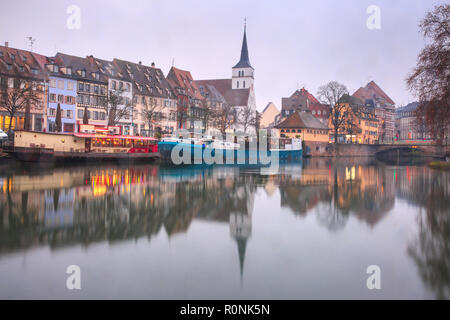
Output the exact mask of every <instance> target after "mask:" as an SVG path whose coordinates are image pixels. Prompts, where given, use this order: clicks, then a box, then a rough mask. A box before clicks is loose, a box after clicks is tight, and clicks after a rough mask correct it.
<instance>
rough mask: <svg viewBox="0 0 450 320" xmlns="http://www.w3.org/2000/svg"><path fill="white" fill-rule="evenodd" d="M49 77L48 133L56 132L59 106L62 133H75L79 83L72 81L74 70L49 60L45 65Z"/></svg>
mask: <svg viewBox="0 0 450 320" xmlns="http://www.w3.org/2000/svg"><path fill="white" fill-rule="evenodd" d="M45 67H46V69H47V72H48V75H49V85H48V106H47V128H46V130H47V131H48V132H56V131H57V126H56V116H57V110H58V106H59V108H60V112H61V132H74V131H75V125H76V96H77V81H76V80H74V79H71V77H72V69H71V68H70V67H69V68H67V67H65V66H63V65H60V64H58V63H57V62H56V59H55V58H48V61H47V63H46V65H45Z"/></svg>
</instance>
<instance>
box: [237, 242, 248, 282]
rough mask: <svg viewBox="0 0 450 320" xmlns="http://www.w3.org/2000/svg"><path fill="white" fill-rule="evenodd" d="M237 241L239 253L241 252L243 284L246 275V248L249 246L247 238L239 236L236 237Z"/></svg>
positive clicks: (240, 264) (240, 270) (240, 266)
mask: <svg viewBox="0 0 450 320" xmlns="http://www.w3.org/2000/svg"><path fill="white" fill-rule="evenodd" d="M236 242H237V245H238V254H239V272H240V276H241V284H242V279H243V276H244V261H245V249H246V248H247V238H245V237H239V238H236Z"/></svg>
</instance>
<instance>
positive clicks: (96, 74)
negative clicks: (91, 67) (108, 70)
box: [92, 72, 100, 80]
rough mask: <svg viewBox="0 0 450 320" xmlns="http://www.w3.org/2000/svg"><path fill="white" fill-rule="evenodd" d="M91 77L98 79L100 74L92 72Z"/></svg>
mask: <svg viewBox="0 0 450 320" xmlns="http://www.w3.org/2000/svg"><path fill="white" fill-rule="evenodd" d="M92 77H93V78H94V79H95V80H98V79H100V75H99V74H98V73H97V72H94V73H92Z"/></svg>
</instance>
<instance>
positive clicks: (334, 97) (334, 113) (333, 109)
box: [317, 81, 348, 143]
mask: <svg viewBox="0 0 450 320" xmlns="http://www.w3.org/2000/svg"><path fill="white" fill-rule="evenodd" d="M344 94H348V90H347V87H346V86H345V85H343V84H340V83H339V82H337V81H330V82H328V83H327V84H325V85H323V86H321V87H320V88H319V90H318V92H317V96H318V98H319V100H320V101H321V102H322V103H326V104H328V105H329V106H330V121H331V124H332V126H333V128H334V143H337V138H338V131H339V130H341V129H342V127H343V126H344V125H345V122H346V121H347V116H348V110H347V106H346V105H345V104H342V103H339V101H340V100H341V98H342V96H343V95H344Z"/></svg>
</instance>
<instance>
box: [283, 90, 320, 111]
mask: <svg viewBox="0 0 450 320" xmlns="http://www.w3.org/2000/svg"><path fill="white" fill-rule="evenodd" d="M320 104H321V103H320V102H319V100H317V99H316V97H314V95H312V94H311V93H310V92H308V90H306V89H305V88H302V89H301V90H296V91H295V92H294V93H293V94H292V95H291V96H290V97H288V98H282V99H281V109H282V110H295V109H298V108H299V107H300V106H301V108H303V109H306V108H307V107H308V106H313V105H320Z"/></svg>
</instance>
